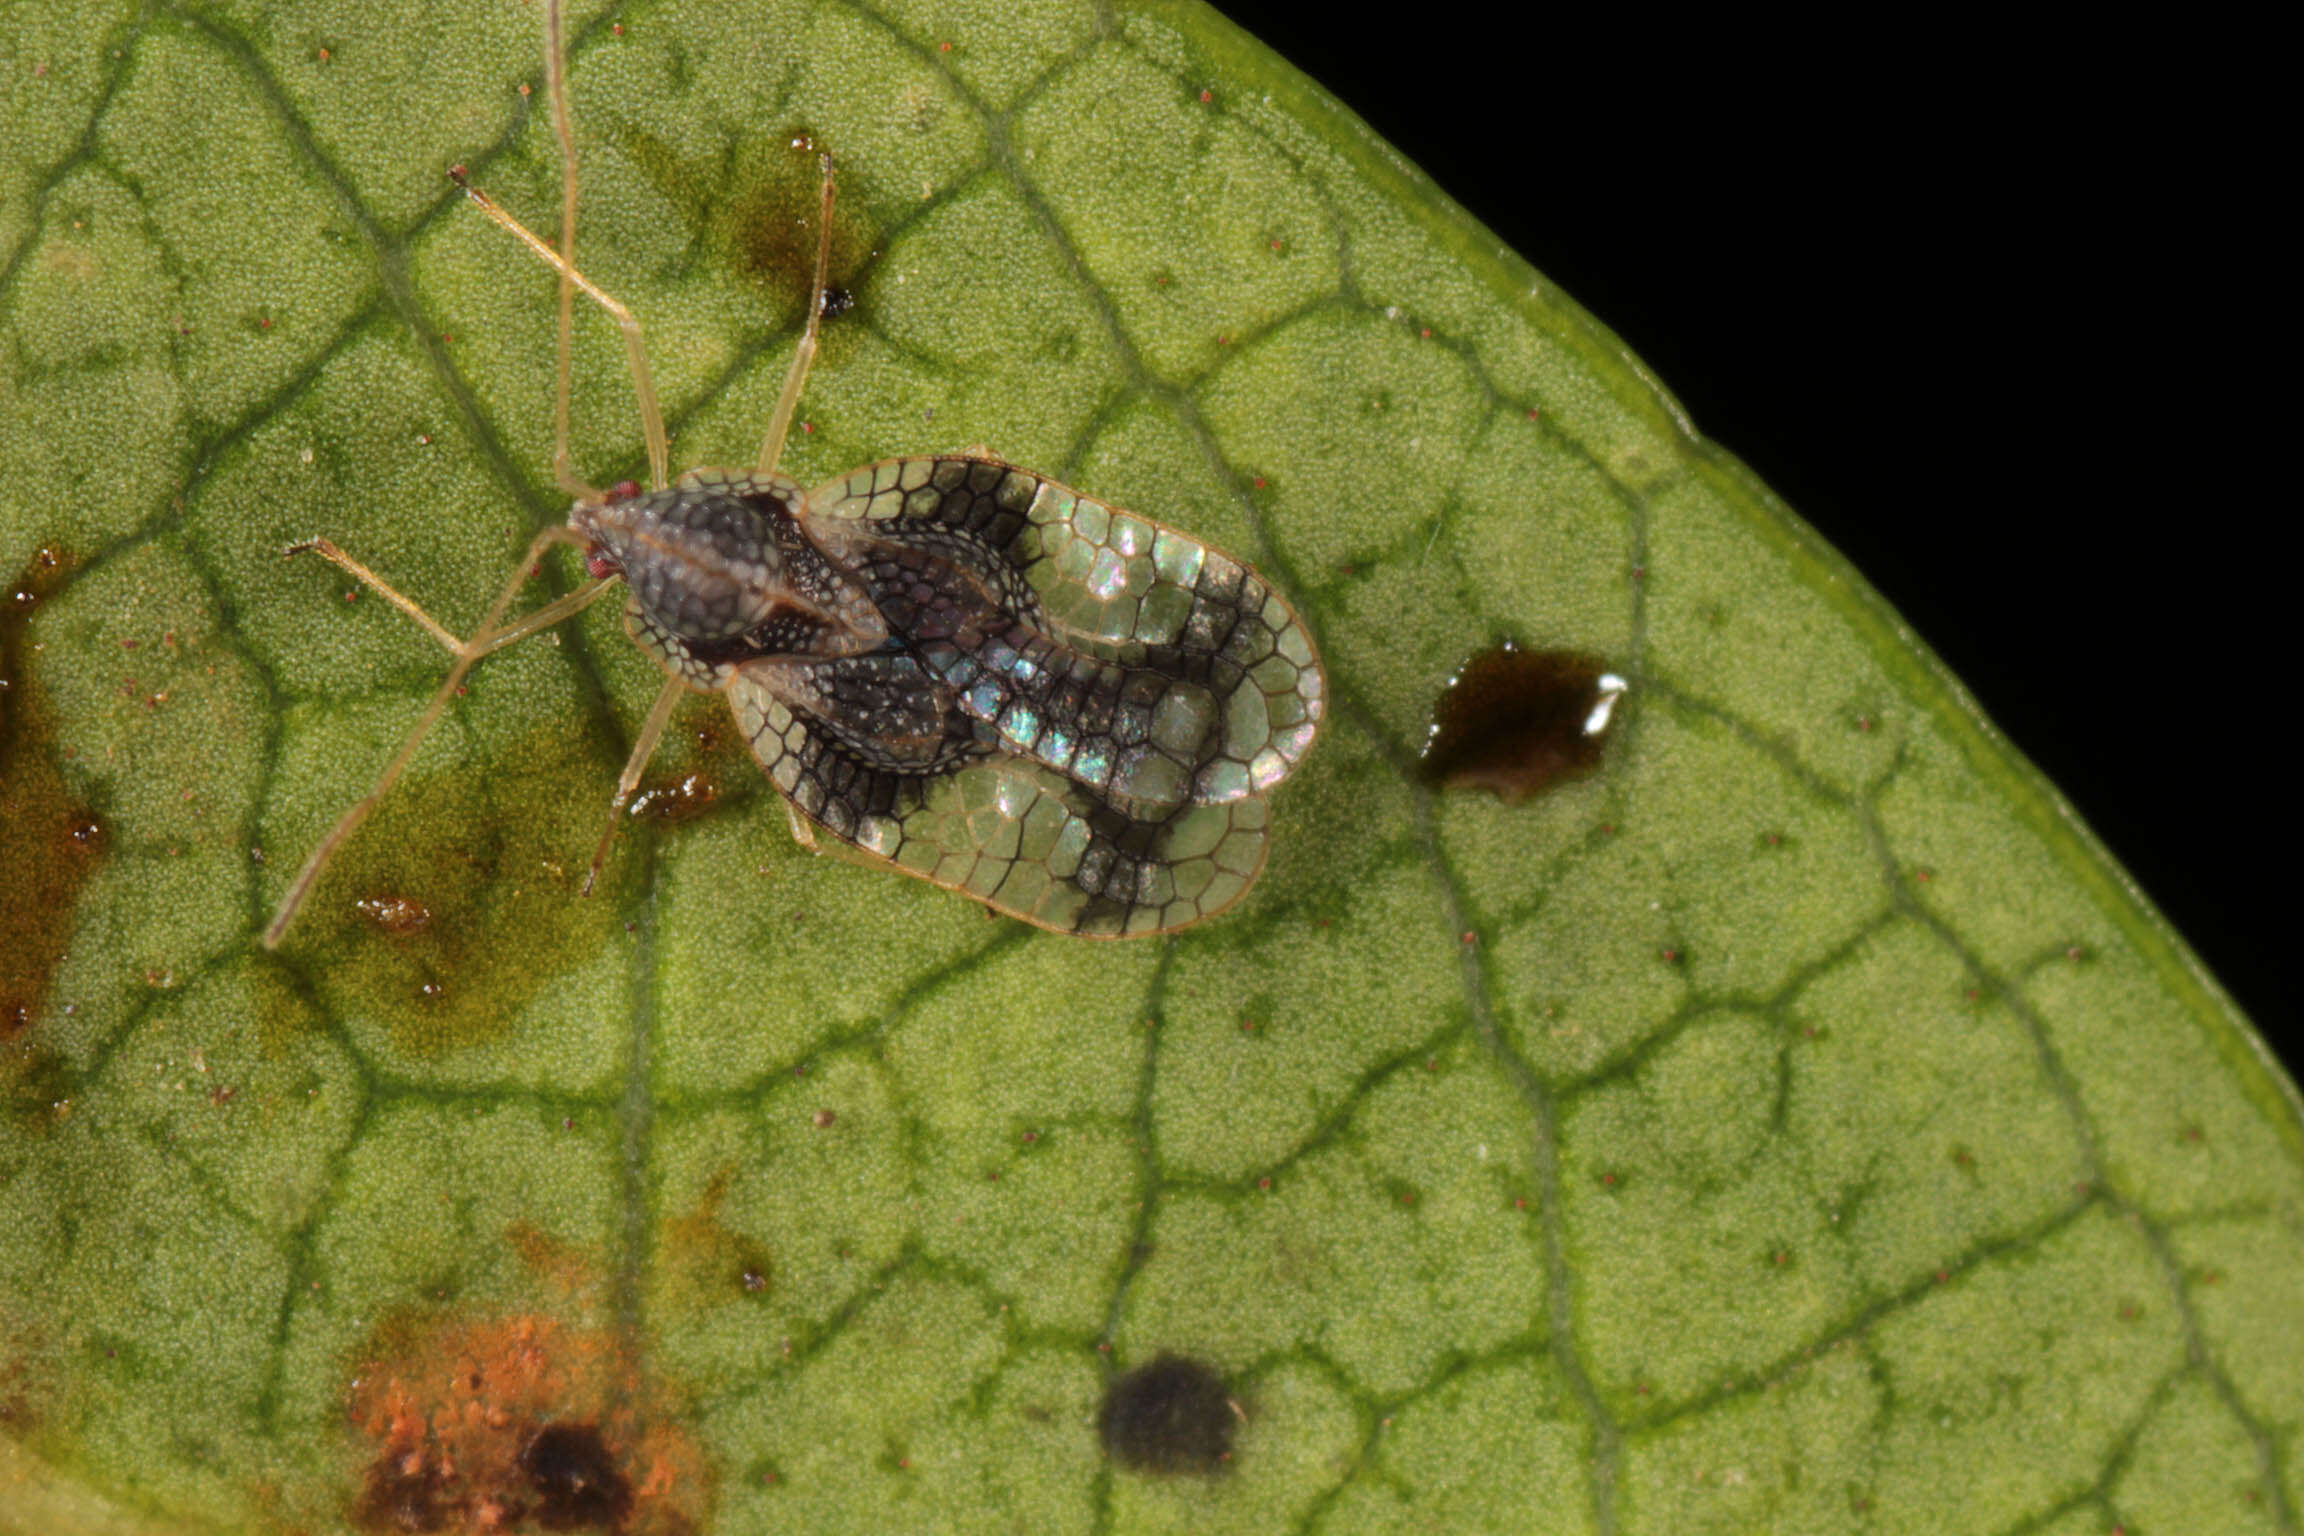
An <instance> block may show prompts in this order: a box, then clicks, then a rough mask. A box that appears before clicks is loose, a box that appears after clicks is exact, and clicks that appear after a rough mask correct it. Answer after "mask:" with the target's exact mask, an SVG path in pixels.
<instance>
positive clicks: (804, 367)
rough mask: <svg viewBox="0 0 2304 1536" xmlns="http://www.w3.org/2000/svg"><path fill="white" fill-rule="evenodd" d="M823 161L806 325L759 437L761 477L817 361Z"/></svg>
mask: <svg viewBox="0 0 2304 1536" xmlns="http://www.w3.org/2000/svg"><path fill="white" fill-rule="evenodd" d="M823 163H824V200H823V204H822V206H821V208H820V209H819V210H818V212H817V215H816V271H815V273H814V275H813V276H811V277H810V278H809V280H808V325H807V328H806V329H805V330H803V331H802V332H801V333H800V346H799V348H798V350H796V351H795V352H794V353H793V354H792V367H791V369H790V370H789V371H788V372H787V373H786V374H785V375H784V387H783V389H782V390H780V391H778V393H777V395H776V410H775V414H773V415H771V416H770V417H769V418H768V432H767V435H766V436H764V437H762V438H761V439H760V462H759V467H758V473H759V474H760V475H761V477H762V478H766V477H767V476H769V475H772V474H774V473H776V461H777V460H779V459H781V458H783V457H784V439H785V437H786V436H787V435H788V434H789V433H790V432H791V430H792V413H793V412H794V411H795V410H797V409H799V406H800V386H801V385H802V384H804V383H806V382H807V380H808V368H809V365H810V364H812V363H814V362H815V361H816V333H817V331H818V330H819V329H820V328H821V326H822V324H823V320H824V280H825V277H826V275H827V273H828V272H829V270H830V268H831V265H832V157H831V156H830V155H825V156H824V157H823Z"/></svg>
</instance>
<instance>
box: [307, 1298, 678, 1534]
mask: <svg viewBox="0 0 2304 1536" xmlns="http://www.w3.org/2000/svg"><path fill="white" fill-rule="evenodd" d="M374 1344H375V1347H374V1348H373V1349H372V1350H371V1351H370V1352H369V1358H368V1359H366V1360H364V1361H363V1362H362V1363H361V1365H360V1366H359V1367H358V1369H357V1372H356V1374H355V1376H354V1378H353V1382H352V1388H351V1396H350V1402H349V1404H348V1407H349V1410H350V1419H351V1423H352V1425H353V1428H354V1430H355V1431H356V1432H357V1433H358V1434H359V1435H360V1436H362V1437H363V1438H364V1439H365V1440H366V1441H367V1442H368V1443H369V1444H370V1446H371V1448H372V1449H371V1451H370V1456H369V1461H368V1464H367V1468H366V1471H365V1473H364V1474H363V1480H362V1484H361V1488H360V1491H359V1493H358V1494H357V1495H356V1496H355V1498H354V1499H353V1502H352V1518H353V1521H354V1522H355V1523H356V1524H357V1525H359V1526H361V1527H362V1528H364V1529H367V1530H372V1531H389V1532H423V1531H458V1532H463V1531H472V1532H483V1531H501V1532H529V1531H602V1532H610V1531H613V1532H615V1533H617V1536H691V1533H693V1532H695V1531H696V1530H698V1529H699V1528H700V1527H701V1525H702V1523H703V1521H704V1517H705V1515H706V1514H707V1513H708V1512H709V1505H710V1502H711V1499H710V1488H709V1485H708V1481H707V1479H706V1476H705V1470H704V1460H703V1456H702V1454H701V1452H700V1451H699V1450H698V1449H697V1448H696V1446H695V1444H694V1443H693V1442H692V1441H691V1440H690V1439H689V1438H688V1437H687V1435H686V1434H685V1433H684V1432H683V1431H682V1430H681V1429H680V1428H679V1427H678V1424H677V1405H674V1404H668V1403H664V1402H661V1401H651V1398H652V1397H653V1398H658V1399H660V1398H661V1389H655V1390H654V1391H653V1392H652V1391H651V1388H650V1384H649V1383H647V1382H644V1381H643V1380H642V1379H641V1377H640V1374H639V1372H638V1371H637V1370H635V1369H634V1368H633V1365H632V1362H631V1361H630V1360H629V1359H628V1358H627V1357H626V1356H625V1354H624V1352H623V1351H622V1349H620V1348H619V1347H618V1346H617V1345H615V1344H614V1343H613V1342H612V1341H611V1340H610V1339H609V1338H608V1336H607V1335H606V1334H604V1333H601V1332H599V1331H597V1330H592V1329H586V1328H580V1327H576V1326H574V1325H570V1324H565V1323H562V1322H561V1321H560V1320H558V1319H556V1318H552V1317H543V1316H533V1315H523V1316H514V1317H510V1318H498V1319H493V1320H488V1321H455V1320H430V1321H427V1320H420V1319H408V1318H403V1319H400V1320H397V1321H395V1322H393V1323H391V1324H388V1325H387V1326H386V1327H384V1328H383V1329H381V1330H379V1333H378V1336H377V1338H376V1340H375V1341H374Z"/></svg>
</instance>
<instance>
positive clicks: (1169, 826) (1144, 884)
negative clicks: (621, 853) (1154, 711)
mask: <svg viewBox="0 0 2304 1536" xmlns="http://www.w3.org/2000/svg"><path fill="white" fill-rule="evenodd" d="M737 670H738V675H737V677H736V678H735V679H734V681H733V682H732V683H731V684H730V686H729V688H728V699H729V703H730V705H731V706H732V707H733V709H734V710H735V715H736V722H737V726H738V728H739V729H740V730H742V731H743V732H744V734H745V737H746V738H747V739H748V740H749V741H750V742H751V744H752V750H753V754H754V755H755V756H756V757H758V758H759V760H760V763H761V765H762V766H763V767H764V768H766V769H767V771H768V776H769V779H770V780H771V781H772V782H773V783H774V784H775V785H776V787H777V788H778V789H779V790H781V791H782V792H783V793H784V795H785V796H786V798H788V799H789V800H790V801H791V802H792V804H793V805H794V806H796V807H798V808H799V810H800V811H801V813H802V814H804V815H805V816H807V817H808V819H809V820H810V821H812V822H814V823H815V824H816V825H817V826H819V827H821V828H822V829H823V830H824V831H825V832H827V833H829V834H831V835H832V836H833V837H836V838H838V839H840V840H841V841H842V842H844V843H847V844H849V845H850V846H852V847H854V848H856V849H858V850H861V851H862V852H863V853H865V854H868V855H870V856H872V857H874V858H877V859H883V860H885V861H887V862H888V863H889V864H891V865H893V866H895V867H896V868H898V869H901V870H904V871H906V872H908V873H910V874H915V875H918V876H920V877H921V878H923V879H927V880H932V881H934V882H935V883H936V884H938V885H941V886H945V887H947V888H949V889H952V890H956V891H964V892H966V893H967V894H969V895H971V896H974V897H976V898H977V899H978V900H980V901H983V902H985V903H986V904H987V905H989V906H991V907H993V908H995V909H997V910H998V911H1001V912H1004V913H1006V914H1008V915H1009V916H1011V917H1018V918H1022V919H1023V920H1024V921H1026V922H1028V923H1033V924H1036V925H1038V926H1039V927H1042V928H1052V929H1055V930H1056V931H1058V932H1060V933H1075V934H1083V935H1087V936H1091V937H1105V938H1122V937H1130V936H1135V935H1141V934H1149V933H1160V932H1164V931H1166V930H1168V929H1171V928H1181V927H1183V926H1185V925H1186V924H1188V923H1196V922H1198V921H1200V920H1201V919H1202V918H1205V917H1209V916H1212V915H1214V914H1215V913H1217V912H1219V911H1221V910H1222V909H1223V908H1225V907H1227V906H1230V905H1231V904H1232V903H1233V902H1234V901H1236V900H1238V899H1239V897H1240V895H1241V893H1242V892H1244V891H1246V890H1247V888H1248V885H1249V883H1250V882H1251V881H1253V880H1254V879H1255V878H1256V875H1257V872H1258V871H1259V870H1260V869H1262V867H1263V864H1264V855H1265V851H1266V841H1267V831H1268V826H1269V815H1268V810H1267V807H1266V804H1265V802H1264V800H1263V799H1262V798H1261V797H1260V796H1253V795H1251V796H1246V797H1243V798H1240V799H1236V800H1233V801H1230V802H1227V803H1225V804H1221V805H1185V806H1180V807H1177V808H1176V809H1175V810H1173V811H1171V812H1170V813H1169V814H1168V815H1167V816H1166V817H1165V818H1163V819H1161V820H1157V821H1148V820H1141V819H1136V818H1133V817H1130V816H1128V815H1127V814H1125V813H1123V812H1122V811H1120V810H1118V809H1117V808H1115V807H1114V806H1113V805H1112V804H1111V803H1110V802H1109V801H1107V800H1104V799H1102V798H1100V797H1098V796H1097V795H1096V794H1095V793H1094V792H1092V791H1090V790H1089V789H1087V788H1086V787H1084V786H1082V785H1081V784H1079V783H1078V782H1076V781H1074V780H1072V779H1070V778H1068V777H1066V776H1065V775H1064V774H1061V773H1059V772H1057V771H1056V770H1054V769H1052V768H1049V767H1047V766H1046V765H1044V764H1041V763H1038V762H1035V761H1033V760H1031V759H1029V758H1023V757H1015V756H1008V755H1003V754H999V753H997V752H994V753H988V754H984V755H980V756H977V757H975V758H973V759H971V760H969V761H966V762H964V763H962V764H961V765H960V766H958V767H956V768H952V769H950V770H949V771H945V772H941V773H935V774H921V773H913V772H898V771H894V770H891V769H887V768H882V767H874V766H871V765H868V764H865V763H862V762H860V761H859V760H858V758H857V757H856V755H855V754H854V752H853V751H852V750H850V749H848V748H847V747H845V746H843V745H842V744H841V743H840V742H839V741H837V740H836V739H835V738H834V736H833V735H832V734H831V733H830V732H829V731H828V730H827V729H826V728H825V727H824V725H823V724H822V722H820V721H817V720H814V719H812V718H811V716H810V715H809V713H808V712H807V711H806V709H805V708H799V709H796V708H794V707H793V705H792V704H791V703H790V702H787V699H786V698H785V696H784V695H785V693H786V691H787V689H788V687H789V685H790V683H791V681H792V674H791V673H790V672H788V671H779V670H778V669H776V668H774V667H772V666H746V667H739V668H738V669H737Z"/></svg>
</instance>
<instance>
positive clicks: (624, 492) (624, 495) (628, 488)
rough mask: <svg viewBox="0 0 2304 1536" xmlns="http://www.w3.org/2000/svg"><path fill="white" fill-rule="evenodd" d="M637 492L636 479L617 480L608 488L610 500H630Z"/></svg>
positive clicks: (638, 486) (638, 491) (638, 489)
mask: <svg viewBox="0 0 2304 1536" xmlns="http://www.w3.org/2000/svg"><path fill="white" fill-rule="evenodd" d="M639 494H640V482H639V481H637V480H619V481H617V482H616V483H615V484H614V485H613V486H610V487H609V489H608V499H609V500H610V501H630V500H631V499H632V498H633V497H635V496H637V495H639Z"/></svg>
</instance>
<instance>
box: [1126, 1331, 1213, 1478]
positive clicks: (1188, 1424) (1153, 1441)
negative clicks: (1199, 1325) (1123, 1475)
mask: <svg viewBox="0 0 2304 1536" xmlns="http://www.w3.org/2000/svg"><path fill="white" fill-rule="evenodd" d="M1239 1422H1240V1416H1239V1414H1238V1412H1237V1410H1235V1409H1234V1408H1233V1406H1232V1395H1231V1393H1230V1392H1229V1391H1227V1390H1226V1389H1225V1386H1224V1378H1223V1377H1222V1376H1219V1375H1218V1374H1217V1373H1216V1371H1215V1369H1214V1368H1213V1367H1212V1366H1208V1365H1205V1364H1203V1363H1202V1362H1200V1361H1198V1360H1188V1359H1186V1358H1184V1357H1183V1356H1181V1355H1168V1354H1163V1355H1158V1356H1155V1357H1154V1358H1153V1360H1152V1361H1151V1362H1150V1363H1149V1364H1146V1365H1140V1366H1138V1367H1136V1369H1134V1370H1132V1371H1129V1372H1127V1373H1126V1374H1124V1375H1122V1376H1121V1377H1120V1378H1119V1379H1118V1380H1117V1381H1114V1382H1113V1383H1112V1386H1111V1389H1110V1390H1109V1391H1108V1392H1106V1393H1105V1395H1104V1410H1103V1412H1102V1414H1100V1415H1099V1416H1098V1420H1097V1428H1098V1431H1099V1432H1100V1433H1101V1434H1102V1435H1103V1437H1104V1450H1105V1453H1106V1454H1107V1455H1109V1456H1111V1457H1112V1458H1113V1459H1114V1460H1115V1461H1118V1462H1119V1463H1120V1464H1121V1465H1122V1466H1125V1467H1129V1468H1132V1469H1133V1470H1135V1471H1138V1472H1157V1473H1161V1474H1166V1475H1174V1474H1179V1473H1195V1474H1198V1475H1200V1476H1203V1477H1205V1476H1207V1475H1208V1474H1210V1473H1212V1472H1215V1471H1217V1470H1218V1469H1220V1468H1221V1467H1222V1466H1223V1465H1224V1463H1225V1462H1226V1461H1228V1460H1230V1459H1231V1455H1232V1430H1233V1427H1234V1426H1235V1425H1237V1424H1238V1423H1239Z"/></svg>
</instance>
